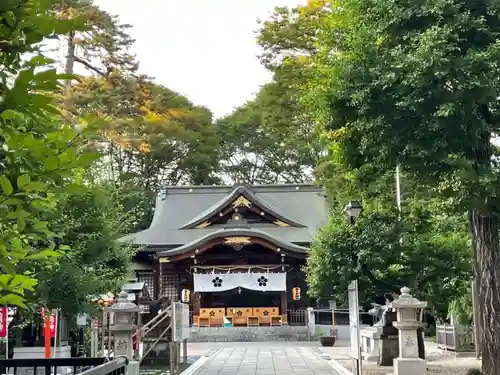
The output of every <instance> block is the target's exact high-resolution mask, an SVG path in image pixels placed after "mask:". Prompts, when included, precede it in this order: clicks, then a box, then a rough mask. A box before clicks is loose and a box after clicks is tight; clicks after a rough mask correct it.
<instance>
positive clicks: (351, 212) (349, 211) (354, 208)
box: [344, 201, 363, 224]
mask: <svg viewBox="0 0 500 375" xmlns="http://www.w3.org/2000/svg"><path fill="white" fill-rule="evenodd" d="M362 211H363V205H362V204H361V202H360V201H349V202H348V203H347V204H346V205H345V207H344V212H345V214H346V215H347V218H348V219H349V223H350V224H354V222H355V221H356V219H357V218H358V216H359V215H360V214H361V212H362Z"/></svg>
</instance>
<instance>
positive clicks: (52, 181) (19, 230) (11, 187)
mask: <svg viewBox="0 0 500 375" xmlns="http://www.w3.org/2000/svg"><path fill="white" fill-rule="evenodd" d="M50 6H51V4H50V2H44V1H38V0H12V1H9V2H7V3H6V4H2V5H1V6H0V25H1V27H0V40H1V41H3V42H0V77H1V80H0V142H1V144H2V147H1V148H0V269H1V275H0V305H6V304H9V305H17V306H20V307H24V301H25V294H26V292H33V291H34V288H35V285H36V284H37V276H36V275H35V274H33V272H32V267H27V266H26V262H28V263H32V264H35V265H36V264H38V263H41V262H46V261H49V262H50V261H54V260H56V259H57V258H58V257H59V256H60V252H59V251H58V250H63V249H62V248H61V247H58V246H57V244H56V243H55V241H54V240H55V235H54V233H53V232H52V230H51V224H50V223H49V222H47V221H44V220H43V219H42V218H41V213H43V212H47V211H51V210H52V209H53V208H54V207H55V205H56V204H57V201H58V199H59V197H61V196H62V195H63V194H64V193H65V192H67V191H68V189H70V188H71V185H72V177H73V175H74V172H75V171H76V170H77V169H79V168H82V167H85V166H87V165H88V164H89V163H90V162H91V161H92V160H93V159H94V158H95V155H91V154H81V153H80V152H79V151H78V149H77V148H76V147H75V143H76V142H77V140H78V134H77V133H75V132H74V131H72V130H71V129H66V128H64V127H61V125H60V122H59V117H58V115H59V113H58V111H57V110H56V109H55V107H54V101H53V97H54V94H55V93H56V92H57V91H58V90H59V86H58V79H60V78H64V77H62V76H58V75H57V74H56V72H55V70H52V69H45V70H43V69H42V70H40V69H37V68H40V67H42V68H43V67H46V66H47V65H49V64H50V63H52V61H50V60H48V59H46V58H45V57H44V56H43V55H41V54H40V52H39V49H38V45H39V43H40V42H42V41H43V40H44V38H46V37H50V36H56V35H57V34H60V33H63V32H65V30H66V29H67V27H69V26H70V25H69V23H68V22H63V21H58V20H56V19H55V18H54V17H53V16H52V15H51V13H50ZM27 52H29V53H32V54H33V55H34V57H33V58H31V60H29V61H23V60H22V55H23V54H24V53H27ZM35 70H36V71H35Z"/></svg>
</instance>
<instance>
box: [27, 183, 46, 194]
mask: <svg viewBox="0 0 500 375" xmlns="http://www.w3.org/2000/svg"><path fill="white" fill-rule="evenodd" d="M46 187H47V184H46V183H44V182H41V181H33V182H30V183H29V184H27V185H26V186H25V187H24V190H25V191H28V192H35V191H43V190H45V188H46Z"/></svg>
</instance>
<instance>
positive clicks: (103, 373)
mask: <svg viewBox="0 0 500 375" xmlns="http://www.w3.org/2000/svg"><path fill="white" fill-rule="evenodd" d="M128 363H129V360H128V358H127V357H126V356H119V357H117V358H115V359H113V360H112V361H109V362H106V363H103V364H102V365H99V366H96V367H94V368H91V369H88V370H86V371H84V372H82V373H81V375H84V374H85V375H108V374H116V373H117V371H119V370H121V371H119V372H118V373H120V374H125V369H126V367H127V365H128Z"/></svg>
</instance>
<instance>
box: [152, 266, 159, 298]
mask: <svg viewBox="0 0 500 375" xmlns="http://www.w3.org/2000/svg"><path fill="white" fill-rule="evenodd" d="M160 285H161V263H160V261H159V259H158V258H156V257H155V264H154V287H153V292H154V296H151V298H153V299H155V300H158V299H160Z"/></svg>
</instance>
